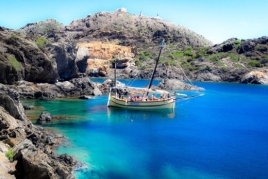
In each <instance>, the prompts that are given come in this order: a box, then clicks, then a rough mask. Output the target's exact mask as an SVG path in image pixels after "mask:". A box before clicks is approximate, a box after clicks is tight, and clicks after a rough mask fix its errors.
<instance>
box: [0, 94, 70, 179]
mask: <svg viewBox="0 0 268 179" xmlns="http://www.w3.org/2000/svg"><path fill="white" fill-rule="evenodd" d="M13 93H14V91H13ZM0 98H1V100H0V101H1V104H0V158H1V156H2V154H3V152H6V151H7V149H8V148H9V150H12V151H14V157H12V156H11V157H12V158H13V159H14V160H15V163H14V165H15V169H14V167H13V168H12V164H9V163H7V162H6V161H5V160H0V163H1V167H2V168H3V169H4V170H3V171H2V170H1V172H0V173H1V177H2V176H4V177H6V178H29V179H30V178H55V179H56V178H74V177H73V175H72V168H73V166H74V165H75V161H74V160H73V159H72V158H71V157H70V156H68V155H57V154H55V153H54V152H53V150H51V148H52V147H53V146H56V145H58V144H59V142H60V140H61V136H58V135H56V134H54V133H52V132H48V131H46V130H45V129H43V128H41V127H37V126H34V125H32V123H31V122H30V121H29V120H28V118H27V117H26V116H25V114H24V111H23V108H21V106H22V105H21V103H20V102H19V99H18V98H17V97H15V96H14V95H12V93H10V94H7V93H5V92H2V93H0ZM13 110H14V111H15V112H14V111H13ZM18 114H20V115H18ZM3 145H6V146H7V147H6V148H7V149H4V147H3ZM8 172H9V173H10V174H11V175H9V174H8ZM2 173H3V175H2Z"/></svg>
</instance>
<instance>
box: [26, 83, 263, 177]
mask: <svg viewBox="0 0 268 179" xmlns="http://www.w3.org/2000/svg"><path fill="white" fill-rule="evenodd" d="M139 83H140V86H143V85H144V84H147V83H148V81H144V80H140V81H137V82H136V85H137V84H138V85H139ZM195 84H196V85H198V86H200V87H203V88H205V89H206V90H205V91H203V92H202V93H204V95H203V96H201V97H198V98H192V99H189V100H183V101H177V102H176V109H175V110H174V111H164V112H161V111H147V112H146V111H135V110H119V109H112V110H109V109H108V108H107V107H106V102H107V96H99V97H96V98H94V99H92V100H55V101H37V100H35V101H27V103H29V104H32V105H35V106H43V107H42V108H40V109H39V110H48V111H49V112H51V113H52V114H53V115H66V116H68V117H69V118H68V119H66V120H62V121H60V122H56V123H53V124H49V125H46V127H52V128H56V129H57V130H58V131H59V132H60V133H62V134H63V135H65V136H67V137H68V143H66V144H65V145H64V146H62V147H60V148H59V149H58V150H57V152H58V153H66V152H67V153H69V154H71V155H73V156H74V157H75V158H76V159H78V160H80V161H82V162H84V163H85V164H87V166H88V168H87V169H84V170H80V171H78V172H76V177H77V178H79V179H80V178H81V179H82V178H105V179H106V178H107V179H113V178H116V179H121V178H122V179H123V178H130V179H132V178H133V179H134V178H141V179H143V178H144V179H154V178H168V179H177V178H186V179H187V178H202V179H203V178H238V179H240V178H241V179H244V178H268V86H265V85H243V84H231V83H201V82H197V83H195ZM31 113H34V112H31ZM37 113H38V112H37Z"/></svg>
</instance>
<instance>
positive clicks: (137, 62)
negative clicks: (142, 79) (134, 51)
mask: <svg viewBox="0 0 268 179" xmlns="http://www.w3.org/2000/svg"><path fill="white" fill-rule="evenodd" d="M135 65H136V66H138V67H140V66H141V61H140V60H139V59H136V60H135Z"/></svg>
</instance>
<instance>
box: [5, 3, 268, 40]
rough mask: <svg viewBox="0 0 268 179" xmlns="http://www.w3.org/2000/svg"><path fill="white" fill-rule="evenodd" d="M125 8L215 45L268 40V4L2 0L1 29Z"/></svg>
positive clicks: (64, 20) (62, 21) (73, 18)
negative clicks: (157, 19)
mask: <svg viewBox="0 0 268 179" xmlns="http://www.w3.org/2000/svg"><path fill="white" fill-rule="evenodd" d="M121 7H124V8H126V9H127V10H128V12H129V13H131V14H136V15H138V14H139V13H140V11H142V12H143V14H144V15H146V16H151V17H154V16H156V15H157V14H159V16H160V17H161V18H162V19H164V20H168V21H171V22H173V23H174V24H177V25H181V26H184V27H186V28H188V29H190V30H192V31H194V32H196V33H198V34H200V35H202V36H204V37H205V38H207V39H208V40H210V41H212V42H213V43H221V42H223V41H225V40H227V39H229V38H232V37H237V38H239V39H252V38H258V37H261V36H268V1H267V0H256V1H252V0H147V1H146V0H142V1H139V0H113V1H111V0H0V26H4V27H7V28H11V29H18V28H21V27H23V26H25V25H26V24H27V23H32V22H38V21H42V20H46V19H55V20H57V21H58V22H60V23H63V24H64V25H68V24H70V23H71V21H72V20H75V19H80V18H85V17H86V16H87V15H89V14H94V13H96V12H99V11H107V12H113V11H115V10H116V9H119V8H121Z"/></svg>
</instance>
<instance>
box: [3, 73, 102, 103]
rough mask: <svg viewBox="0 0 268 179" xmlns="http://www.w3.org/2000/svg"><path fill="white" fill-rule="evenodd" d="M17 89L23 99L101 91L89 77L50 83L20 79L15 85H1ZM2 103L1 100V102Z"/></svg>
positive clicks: (61, 96) (97, 92)
mask: <svg viewBox="0 0 268 179" xmlns="http://www.w3.org/2000/svg"><path fill="white" fill-rule="evenodd" d="M7 87H8V88H12V89H15V90H16V91H17V93H18V94H19V95H20V97H21V98H23V99H25V98H26V99H53V98H63V97H79V96H84V95H86V96H99V95H101V94H102V93H101V91H100V90H99V88H98V86H97V84H96V83H93V82H91V81H90V79H89V78H73V79H72V80H70V81H64V82H57V83H55V84H49V83H37V84H36V83H32V82H27V81H19V82H17V83H16V84H15V85H7V86H5V85H0V89H1V88H2V89H3V90H5V91H7V90H8V89H7ZM0 103H1V102H0Z"/></svg>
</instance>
